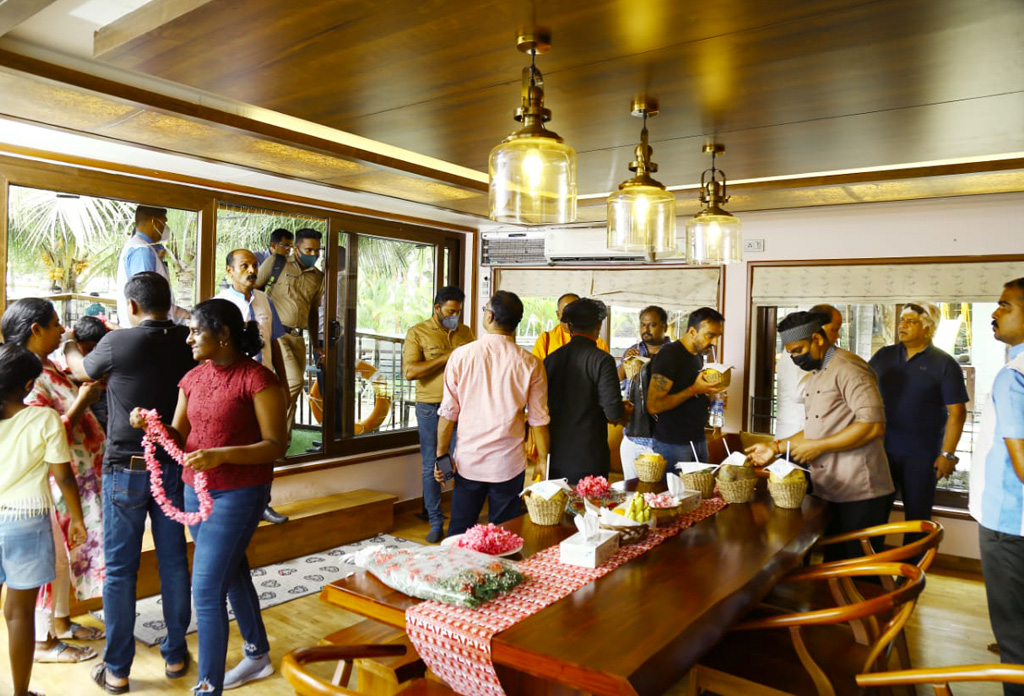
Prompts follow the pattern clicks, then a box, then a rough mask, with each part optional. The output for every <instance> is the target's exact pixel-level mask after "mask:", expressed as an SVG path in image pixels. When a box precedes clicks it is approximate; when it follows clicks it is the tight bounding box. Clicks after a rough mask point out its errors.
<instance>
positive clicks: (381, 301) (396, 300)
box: [352, 235, 436, 436]
mask: <svg viewBox="0 0 1024 696" xmlns="http://www.w3.org/2000/svg"><path fill="white" fill-rule="evenodd" d="M358 245H359V246H358V250H357V251H358V253H357V256H356V258H357V265H358V270H357V275H358V281H357V288H358V289H357V292H356V326H357V328H356V336H355V339H356V349H355V361H356V366H355V367H356V384H355V389H354V391H353V396H352V406H353V411H354V421H355V429H354V433H353V434H354V435H356V436H359V435H369V434H371V433H374V432H386V431H394V430H402V429H407V428H415V427H416V383H415V382H413V381H410V380H407V379H405V377H404V375H403V373H402V348H403V346H404V344H405V335H406V332H407V331H408V330H409V329H410V328H411V327H412V326H413V325H415V324H417V323H419V322H421V321H423V320H425V319H428V318H429V317H430V313H431V311H432V308H433V299H434V292H435V278H434V276H435V268H436V256H435V254H436V247H435V246H434V245H433V244H420V243H416V242H407V241H402V240H398V239H386V238H383V237H373V236H369V235H359V236H358Z"/></svg>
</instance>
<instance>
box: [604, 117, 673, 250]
mask: <svg viewBox="0 0 1024 696" xmlns="http://www.w3.org/2000/svg"><path fill="white" fill-rule="evenodd" d="M632 113H633V116H637V117H640V118H643V120H644V126H643V130H641V131H640V144H639V145H637V146H636V148H635V149H634V151H633V152H634V156H635V157H636V159H635V160H634V161H633V162H631V163H630V165H629V170H630V171H631V172H634V176H633V177H632V178H630V179H627V180H626V181H623V182H622V183H621V184H619V190H618V191H616V192H615V193H613V194H612V195H610V196H608V239H607V245H608V248H609V249H610V250H612V251H623V252H630V253H643V254H646V255H647V257H648V258H649V259H654V258H664V257H666V256H671V255H674V254H675V253H676V197H675V196H674V195H673V194H671V193H669V192H668V191H666V190H665V186H664V184H662V183H661V182H659V181H655V180H654V179H652V178H651V174H653V173H654V172H656V171H658V165H657V164H655V163H654V162H652V161H651V157H652V155H653V154H654V149H653V148H652V147H651V146H650V145H648V143H647V119H648V117H652V118H653V117H654V116H656V115H657V114H658V101H657V100H656V99H651V98H639V99H635V100H633V107H632Z"/></svg>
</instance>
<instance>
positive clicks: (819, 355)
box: [747, 312, 895, 560]
mask: <svg viewBox="0 0 1024 696" xmlns="http://www.w3.org/2000/svg"><path fill="white" fill-rule="evenodd" d="M829 319H830V317H829V316H828V315H825V314H820V313H817V312H794V313H792V314H790V315H788V316H787V317H786V318H785V319H783V320H782V321H781V322H779V336H780V337H781V339H782V343H783V345H784V346H785V348H786V352H787V353H789V355H790V357H791V359H792V360H793V362H794V363H796V365H797V366H798V367H800V368H801V369H802V370H805V371H807V372H809V373H810V374H809V375H808V376H807V379H806V380H805V382H804V429H803V430H802V431H801V432H798V433H796V434H795V435H791V436H789V437H788V438H785V439H783V440H776V441H775V442H772V443H759V444H757V445H754V446H753V447H749V448H747V453H748V454H750V455H751V458H752V459H753V460H754V461H755V463H758V464H768V463H769V462H771V461H772V460H773V459H775V457H777V456H779V455H780V454H782V455H784V454H786V452H787V448H788V451H789V456H790V458H791V459H792V460H794V461H796V462H799V463H800V464H803V465H804V466H806V467H808V469H809V470H810V473H811V485H812V487H813V492H814V495H816V496H817V497H819V498H822V499H824V500H828V501H829V502H831V503H832V505H831V508H832V518H831V520H830V521H829V527H828V529H827V530H826V531H825V533H826V535H833V534H842V533H843V532H850V531H853V530H856V529H863V528H864V527H871V526H874V525H878V524H884V523H885V522H887V521H888V519H889V506H890V496H891V495H892V493H893V491H894V490H895V489H894V487H893V483H892V476H891V475H890V473H889V462H888V460H887V459H886V456H885V448H884V447H883V437H882V436H883V435H884V434H885V405H884V404H883V403H882V395H881V394H880V393H879V391H878V383H877V381H876V379H875V373H874V371H872V369H871V366H870V365H868V364H867V362H865V361H864V360H863V359H862V358H860V357H859V356H857V355H855V354H854V353H851V352H850V351H848V350H843V349H842V348H837V347H835V346H834V345H833V344H832V341H831V340H830V339H829V337H828V335H827V334H826V333H825V331H824V330H823V327H824V325H825V324H827V323H828V322H829ZM862 554H863V551H862V550H861V547H860V545H859V544H858V543H857V542H851V543H849V544H835V545H831V546H827V547H825V560H839V559H841V558H851V557H854V556H859V555H862Z"/></svg>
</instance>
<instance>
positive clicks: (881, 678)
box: [857, 664, 1024, 696]
mask: <svg viewBox="0 0 1024 696" xmlns="http://www.w3.org/2000/svg"><path fill="white" fill-rule="evenodd" d="M952 682H997V683H1002V684H1024V665H1000V664H988V665H954V666H949V667H930V668H928V669H908V670H902V671H899V672H874V673H871V674H858V675H857V683H858V684H859V685H861V686H862V687H866V688H876V687H887V686H909V687H914V686H915V685H918V684H923V685H927V686H931V687H932V688H933V689H934V690H935V696H953V690H952V688H951V687H950V686H949V685H950V683H952Z"/></svg>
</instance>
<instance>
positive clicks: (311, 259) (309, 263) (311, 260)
mask: <svg viewBox="0 0 1024 696" xmlns="http://www.w3.org/2000/svg"><path fill="white" fill-rule="evenodd" d="M318 258H320V257H319V256H318V255H317V254H299V261H301V262H302V265H303V266H305V267H306V268H312V267H313V266H315V265H316V260H317V259H318Z"/></svg>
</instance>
